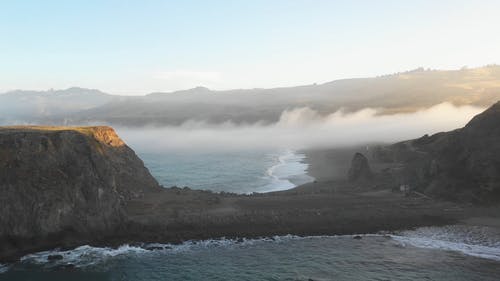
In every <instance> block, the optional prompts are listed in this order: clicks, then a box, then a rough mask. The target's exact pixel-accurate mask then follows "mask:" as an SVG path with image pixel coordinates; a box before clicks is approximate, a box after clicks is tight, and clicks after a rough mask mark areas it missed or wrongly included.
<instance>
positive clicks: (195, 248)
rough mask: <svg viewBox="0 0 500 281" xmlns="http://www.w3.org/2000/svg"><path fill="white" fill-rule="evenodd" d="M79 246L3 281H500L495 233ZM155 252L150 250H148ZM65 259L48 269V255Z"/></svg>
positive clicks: (27, 263)
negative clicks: (153, 248) (99, 246)
mask: <svg viewBox="0 0 500 281" xmlns="http://www.w3.org/2000/svg"><path fill="white" fill-rule="evenodd" d="M353 238H354V236H350V235H343V236H316V237H312V236H309V237H298V236H292V235H287V236H276V237H268V238H261V239H243V240H230V239H218V240H205V241H187V242H185V243H183V244H180V245H172V244H151V245H142V246H128V245H124V246H121V247H119V248H116V249H111V248H95V247H90V246H81V247H78V248H76V249H74V250H70V251H57V250H54V251H47V252H40V253H35V254H31V255H27V256H25V257H24V258H22V261H21V262H18V263H16V264H12V265H4V266H3V273H0V280H72V281H77V280H96V281H98V280H125V281H127V280H454V281H455V280H499V276H500V247H499V244H498V241H499V238H500V236H499V233H498V229H495V228H488V227H474V226H460V225H454V226H446V227H426V228H419V229H417V230H413V231H402V232H399V233H393V234H390V235H388V234H371V235H361V239H353ZM150 246H155V250H147V248H148V247H150ZM54 254H59V255H61V256H62V257H63V258H62V259H61V260H57V261H48V256H49V255H54Z"/></svg>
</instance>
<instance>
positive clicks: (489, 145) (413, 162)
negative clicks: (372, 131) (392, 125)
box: [374, 102, 500, 203]
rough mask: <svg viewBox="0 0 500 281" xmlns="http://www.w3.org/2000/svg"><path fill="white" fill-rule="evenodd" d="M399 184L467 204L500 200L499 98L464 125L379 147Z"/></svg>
mask: <svg viewBox="0 0 500 281" xmlns="http://www.w3.org/2000/svg"><path fill="white" fill-rule="evenodd" d="M374 158H375V159H376V160H378V161H382V162H386V163H388V162H391V163H393V164H394V168H393V169H391V171H389V174H390V175H391V176H392V177H393V179H394V181H395V182H396V183H397V184H410V186H412V188H415V189H417V190H419V191H421V192H425V193H427V194H429V195H432V196H436V197H440V198H445V199H450V200H457V201H466V202H477V203H487V202H490V203H493V202H500V102H497V103H496V104H494V105H493V106H492V107H490V108H489V109H487V110H486V111H485V112H483V113H481V114H479V115H477V116H475V117H474V118H473V119H472V120H471V121H470V122H469V123H468V124H467V125H466V126H465V127H464V128H461V129H458V130H455V131H451V132H447V133H438V134H435V135H433V136H427V135H426V136H423V137H421V138H419V139H416V140H410V141H405V142H401V143H397V144H394V145H392V146H388V147H383V148H379V149H378V150H377V151H376V152H375V153H374Z"/></svg>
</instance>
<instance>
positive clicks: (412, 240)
mask: <svg viewBox="0 0 500 281" xmlns="http://www.w3.org/2000/svg"><path fill="white" fill-rule="evenodd" d="M391 237H392V238H393V239H394V240H396V241H398V242H399V243H401V244H402V245H411V246H414V247H419V248H427V249H440V250H446V251H455V252H460V253H463V254H465V255H469V256H475V257H480V258H486V259H492V260H496V261H500V233H499V231H498V229H495V228H490V227H484V226H463V225H451V226H445V227H422V228H418V229H416V230H412V231H403V232H401V233H399V234H398V235H392V236H391Z"/></svg>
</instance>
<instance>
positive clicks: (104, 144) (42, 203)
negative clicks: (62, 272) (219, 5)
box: [0, 126, 160, 257]
mask: <svg viewBox="0 0 500 281" xmlns="http://www.w3.org/2000/svg"><path fill="white" fill-rule="evenodd" d="M157 190H160V186H159V185H158V183H157V181H156V180H155V179H154V178H153V177H152V176H151V175H150V173H149V171H148V170H147V169H146V168H145V166H144V163H143V162H142V161H141V160H140V159H139V158H138V157H137V156H136V154H135V153H134V152H133V151H132V149H130V148H129V147H128V146H127V145H126V144H125V143H124V142H123V141H122V140H121V139H120V138H119V137H118V136H117V134H116V133H115V131H114V130H113V129H112V128H111V127H104V126H100V127H36V126H15V127H0V194H1V196H0V214H1V216H0V226H1V227H0V253H1V256H4V257H8V256H9V255H10V254H13V255H14V254H15V255H18V254H19V253H20V252H29V251H33V250H37V249H45V248H48V247H56V246H64V245H68V246H70V245H73V244H74V243H76V241H77V242H78V243H79V244H81V243H82V242H83V243H84V242H85V241H90V240H92V241H96V239H99V238H100V237H104V236H106V235H109V234H111V233H114V232H115V231H117V229H118V228H119V227H120V225H121V224H122V222H123V220H124V205H125V202H126V201H128V200H131V199H134V198H140V197H142V196H144V194H146V193H148V192H152V191H157Z"/></svg>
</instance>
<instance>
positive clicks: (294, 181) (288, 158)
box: [263, 149, 314, 192]
mask: <svg viewBox="0 0 500 281" xmlns="http://www.w3.org/2000/svg"><path fill="white" fill-rule="evenodd" d="M274 157H275V158H276V160H275V164H274V165H273V166H271V167H269V168H268V169H267V171H266V175H265V177H266V178H267V179H269V181H270V183H269V184H267V185H266V186H265V187H264V188H263V189H264V190H265V191H266V192H271V191H279V190H287V189H291V188H294V187H296V186H298V185H300V184H304V183H307V182H312V181H313V180H314V178H313V177H311V176H309V175H307V168H308V167H309V165H308V164H307V163H304V162H303V160H304V159H305V158H306V156H305V155H304V154H302V153H298V152H296V151H293V150H289V149H288V150H284V151H282V152H281V153H279V154H277V155H274Z"/></svg>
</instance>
